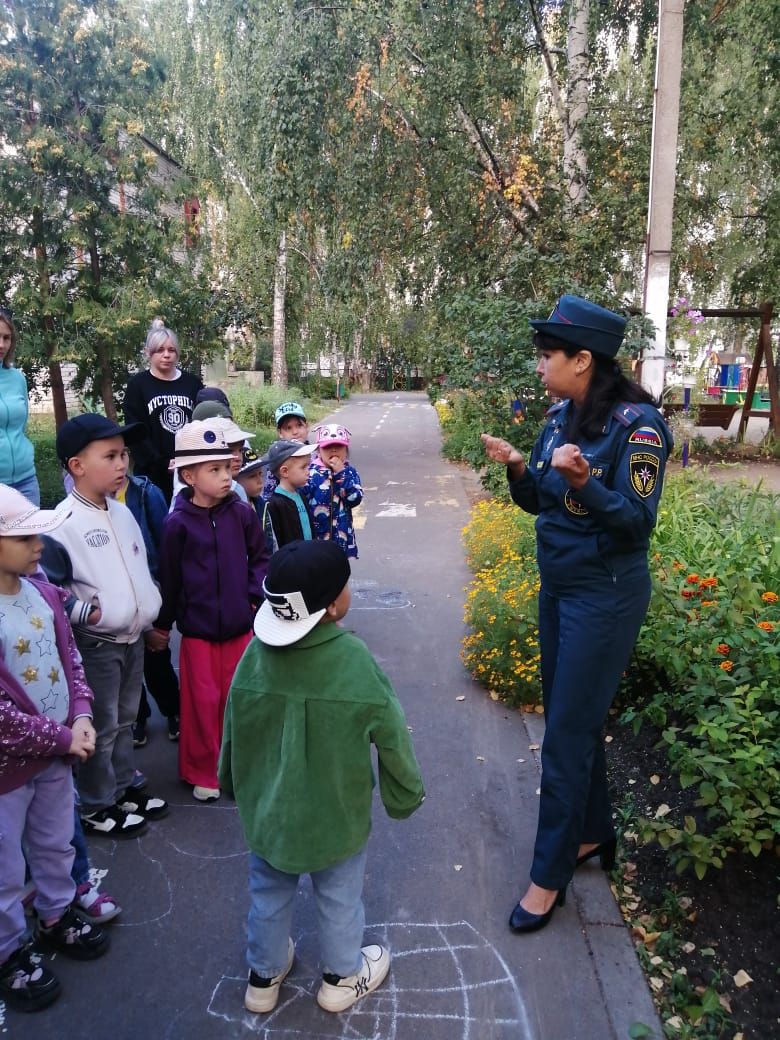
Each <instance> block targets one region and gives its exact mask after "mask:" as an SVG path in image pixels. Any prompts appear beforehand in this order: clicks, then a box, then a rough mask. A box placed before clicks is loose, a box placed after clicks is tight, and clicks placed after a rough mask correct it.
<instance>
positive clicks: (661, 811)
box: [655, 802, 672, 820]
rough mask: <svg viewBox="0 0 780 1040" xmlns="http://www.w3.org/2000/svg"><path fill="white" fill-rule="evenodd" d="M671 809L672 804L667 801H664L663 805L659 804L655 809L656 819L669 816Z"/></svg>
mask: <svg viewBox="0 0 780 1040" xmlns="http://www.w3.org/2000/svg"><path fill="white" fill-rule="evenodd" d="M671 811H672V807H671V805H667V804H666V802H663V803H662V804H661V805H659V806H658V808H657V809H656V811H655V818H656V820H661V819H663V817H664V816H668V815H669V813H670V812H671Z"/></svg>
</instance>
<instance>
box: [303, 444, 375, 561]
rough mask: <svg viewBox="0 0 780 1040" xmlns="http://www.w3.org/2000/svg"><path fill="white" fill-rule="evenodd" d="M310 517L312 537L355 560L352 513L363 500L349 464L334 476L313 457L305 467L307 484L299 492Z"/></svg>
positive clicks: (320, 461) (355, 473) (361, 490)
mask: <svg viewBox="0 0 780 1040" xmlns="http://www.w3.org/2000/svg"><path fill="white" fill-rule="evenodd" d="M302 493H303V495H304V496H305V497H306V498H308V500H309V505H310V507H311V514H312V516H313V517H314V537H315V538H319V539H321V540H323V541H330V540H331V539H332V540H333V541H334V542H336V544H337V545H338V546H340V548H342V549H343V550H344V553H345V554H346V555H347V556H351V557H355V558H357V554H358V550H357V542H356V541H355V528H354V527H353V526H352V510H353V509H354V508H355V507H356V506H359V505H360V503H361V502H362V501H363V488H362V487H361V484H360V475H359V474H358V471H357V470H356V469H355V467H354V466H350V465H349V463H347V465H346V466H345V467H344V469H343V470H342V471H341V472H340V473H334V472H333V470H331V469H330V468H329V467H328V466H326V465H325V463H324V462H323V461H322V460H321V459H320V458H319V456H317V455H315V456H314V458H313V459H312V462H311V466H310V467H309V482H308V484H307V485H306V487H305V488H304V489H303V492H302Z"/></svg>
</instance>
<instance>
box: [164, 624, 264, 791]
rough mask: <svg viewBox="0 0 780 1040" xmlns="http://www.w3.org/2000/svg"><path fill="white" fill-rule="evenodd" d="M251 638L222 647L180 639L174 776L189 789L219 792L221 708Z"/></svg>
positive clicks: (241, 637)
mask: <svg viewBox="0 0 780 1040" xmlns="http://www.w3.org/2000/svg"><path fill="white" fill-rule="evenodd" d="M251 638H252V633H251V632H246V633H245V634H244V635H241V636H236V637H235V639H228V640H226V641H225V642H224V643H211V642H209V641H208V640H206V639H195V638H193V637H192V636H183V637H182V641H181V650H180V653H179V680H180V684H181V715H180V719H179V727H180V732H179V776H180V777H181V778H182V780H184V781H186V782H187V783H188V784H193V785H195V786H198V787H212V788H217V787H219V781H218V780H217V760H218V759H219V749H220V747H221V745H222V729H223V726H224V722H225V704H226V703H227V696H228V691H229V690H230V684H231V682H232V681H233V673H234V672H235V670H236V666H237V665H238V662H239V661H240V660H241V656H242V654H243V653H244V650H245V649H246V646H247V644H248V643H249V640H250V639H251Z"/></svg>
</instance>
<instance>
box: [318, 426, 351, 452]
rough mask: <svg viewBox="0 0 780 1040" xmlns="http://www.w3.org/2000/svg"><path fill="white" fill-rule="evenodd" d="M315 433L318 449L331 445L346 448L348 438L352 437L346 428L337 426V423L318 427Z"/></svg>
mask: <svg viewBox="0 0 780 1040" xmlns="http://www.w3.org/2000/svg"><path fill="white" fill-rule="evenodd" d="M315 433H316V434H317V447H318V448H327V447H328V446H329V445H331V444H343V445H344V446H345V447H346V448H348V447H349V441H350V437H351V436H352V435H351V434H350V432H349V430H348V429H347V428H346V426H339V425H338V423H328V424H326V425H325V426H318V427H317V429H316V430H315Z"/></svg>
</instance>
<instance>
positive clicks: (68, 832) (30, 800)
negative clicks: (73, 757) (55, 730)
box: [0, 758, 76, 962]
mask: <svg viewBox="0 0 780 1040" xmlns="http://www.w3.org/2000/svg"><path fill="white" fill-rule="evenodd" d="M72 837H73V771H72V769H71V767H70V765H69V764H68V763H67V762H66V761H65V759H64V758H55V759H52V762H51V765H49V766H48V767H47V768H46V769H45V770H44V771H43V772H42V773H38V774H37V775H36V776H34V777H33V778H32V779H31V780H28V781H27V782H26V783H25V784H22V786H21V787H17V788H15V789H14V790H13V791H8V792H7V793H6V794H2V795H0V962H2V961H5V960H8V958H9V957H10V956H11V954H12V953H15V952H16V950H18V949H19V947H20V946H21V945H22V943H23V941H24V935H25V930H26V925H25V920H24V907H23V906H22V892H23V891H24V878H25V867H26V866H27V865H29V868H30V876H31V878H32V880H33V882H34V884H35V909H36V910H37V912H38V916H39V917H41V918H42V919H43V920H56V919H58V918H60V917H62V915H63V913H64V912H65V910H67V908H68V906H69V905H70V903H71V902H72V901H73V897H74V895H75V893H76V885H75V884H74V882H73V880H72V878H71V876H70V871H71V866H72V864H73V855H74V852H73V846H72V845H71V843H70V841H71V838H72ZM25 857H26V860H25Z"/></svg>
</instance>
